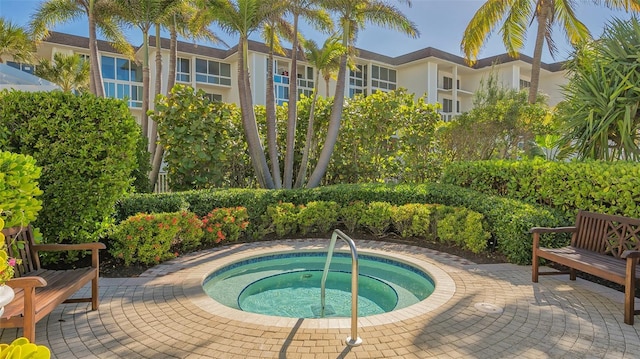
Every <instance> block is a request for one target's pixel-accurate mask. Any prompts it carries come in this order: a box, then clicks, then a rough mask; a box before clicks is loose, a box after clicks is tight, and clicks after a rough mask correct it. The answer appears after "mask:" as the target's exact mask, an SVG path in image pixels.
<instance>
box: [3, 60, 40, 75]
mask: <svg viewBox="0 0 640 359" xmlns="http://www.w3.org/2000/svg"><path fill="white" fill-rule="evenodd" d="M7 65H9V66H11V67H13V68H14V69H18V70H20V71H24V72H26V73H29V74H32V75H33V73H34V72H35V70H36V67H35V66H33V65H31V64H23V63H20V62H13V61H7Z"/></svg>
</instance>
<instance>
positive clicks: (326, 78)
mask: <svg viewBox="0 0 640 359" xmlns="http://www.w3.org/2000/svg"><path fill="white" fill-rule="evenodd" d="M329 81H331V76H325V78H324V83H325V85H326V88H325V89H324V94H325V97H327V98H329Z"/></svg>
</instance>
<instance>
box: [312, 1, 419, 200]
mask: <svg viewBox="0 0 640 359" xmlns="http://www.w3.org/2000/svg"><path fill="white" fill-rule="evenodd" d="M401 2H403V3H406V4H407V5H408V6H411V1H409V0H402V1H401ZM324 6H325V7H326V8H327V9H329V10H331V11H334V12H335V13H336V14H337V16H338V20H339V21H340V25H341V27H342V45H343V46H344V47H345V48H346V49H347V53H344V54H343V55H342V56H341V57H340V68H339V70H338V79H337V83H336V92H335V95H334V101H333V106H332V107H331V116H330V118H329V128H328V130H327V136H326V138H325V141H324V144H323V146H322V151H321V152H320V156H319V157H318V163H317V164H316V167H315V169H314V170H313V172H312V173H311V176H310V177H309V181H308V182H307V187H308V188H312V187H317V186H318V185H319V184H320V181H321V180H322V178H323V177H324V174H325V173H326V171H327V166H329V160H330V159H331V154H332V153H333V148H334V146H335V144H336V141H337V140H338V132H339V131H340V119H341V117H342V107H343V105H344V90H345V82H346V72H347V71H346V70H347V56H348V52H349V51H351V48H353V47H354V43H355V39H356V37H357V34H358V31H359V30H361V28H362V27H364V24H365V23H367V22H370V23H372V24H375V25H378V26H384V27H388V28H391V29H394V30H399V31H402V32H404V33H405V34H407V35H409V36H412V37H417V36H418V34H419V32H418V29H417V28H416V25H415V24H414V23H413V22H412V21H410V20H409V19H408V18H407V17H406V16H405V15H403V14H402V13H401V12H400V10H399V9H398V8H396V7H395V6H393V5H390V4H387V3H386V2H384V1H380V0H325V2H324Z"/></svg>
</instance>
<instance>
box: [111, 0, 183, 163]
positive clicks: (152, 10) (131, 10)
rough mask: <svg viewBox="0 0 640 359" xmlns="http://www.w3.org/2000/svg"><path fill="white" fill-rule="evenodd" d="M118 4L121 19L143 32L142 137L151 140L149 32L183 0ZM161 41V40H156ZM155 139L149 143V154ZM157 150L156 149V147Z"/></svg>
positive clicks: (120, 0) (125, 0) (121, 1)
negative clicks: (149, 114)
mask: <svg viewBox="0 0 640 359" xmlns="http://www.w3.org/2000/svg"><path fill="white" fill-rule="evenodd" d="M115 2H116V3H117V4H118V7H119V11H118V15H119V18H120V19H121V20H122V21H124V22H125V23H128V24H131V25H133V26H136V27H138V28H139V29H140V31H141V32H142V118H141V120H140V124H141V127H142V136H143V137H144V138H147V139H148V138H149V117H148V115H147V111H148V110H149V92H150V88H149V83H150V81H149V31H151V28H152V26H154V25H155V24H157V23H160V22H162V20H163V18H164V17H166V16H167V15H168V14H171V13H172V11H173V8H174V7H176V6H177V5H178V4H179V3H180V2H181V0H115ZM156 41H159V39H156ZM154 141H155V139H152V140H150V141H149V148H150V150H149V152H152V151H153V150H152V149H151V145H152V144H153V142H154ZM154 148H155V147H154Z"/></svg>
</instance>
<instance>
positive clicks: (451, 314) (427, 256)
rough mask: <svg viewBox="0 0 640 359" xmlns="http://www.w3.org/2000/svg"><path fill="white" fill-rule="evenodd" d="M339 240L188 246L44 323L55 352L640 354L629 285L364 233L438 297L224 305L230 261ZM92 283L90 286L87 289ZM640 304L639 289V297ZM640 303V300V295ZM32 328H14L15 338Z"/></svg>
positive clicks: (8, 334)
mask: <svg viewBox="0 0 640 359" xmlns="http://www.w3.org/2000/svg"><path fill="white" fill-rule="evenodd" d="M327 243H328V240H308V239H307V240H283V241H274V242H256V243H249V244H239V245H231V246H226V247H221V248H216V249H212V250H208V251H203V252H198V253H194V254H190V255H186V256H183V257H180V258H177V259H175V260H172V261H170V262H167V263H165V264H161V265H158V266H156V267H154V268H151V269H150V270H148V271H147V272H145V273H144V274H143V275H141V276H140V277H137V278H102V279H101V282H100V294H101V303H100V309H99V310H98V311H95V312H92V311H88V310H89V306H90V305H89V304H88V303H80V304H63V305H60V306H58V308H56V309H55V310H54V311H53V312H52V313H51V314H50V315H49V316H48V317H46V318H45V319H43V320H41V321H40V322H39V323H38V324H37V327H36V333H37V338H36V342H37V343H38V344H43V345H46V346H48V347H49V348H50V349H51V351H52V357H53V358H65V359H66V358H532V359H533V358H535V359H538V358H638V357H640V334H639V332H638V329H639V328H640V317H638V318H636V325H634V326H630V325H626V324H624V323H623V320H622V317H623V306H622V302H623V294H622V293H619V292H617V291H614V290H612V289H610V288H607V287H604V286H602V285H597V284H593V283H590V282H587V281H584V280H581V279H578V280H577V281H575V282H571V281H569V279H568V276H550V277H549V276H545V277H541V278H540V283H532V282H531V267H529V266H516V265H511V264H485V265H480V264H475V263H471V262H468V261H466V260H464V259H461V258H458V257H456V256H453V255H449V254H446V253H441V252H436V251H433V250H429V249H424V248H417V247H412V246H405V245H401V244H389V243H381V242H373V241H359V240H357V241H356V244H357V246H358V249H359V251H360V252H366V253H374V254H375V253H378V254H390V255H393V256H394V257H397V258H400V259H401V260H405V261H410V262H414V263H417V264H418V265H420V266H422V267H427V268H426V269H427V270H429V271H430V272H435V274H436V275H435V277H436V281H437V282H438V283H437V286H439V289H438V288H437V289H436V293H434V294H435V297H434V298H432V299H428V300H427V302H425V303H420V304H418V305H416V306H412V307H409V308H405V309H406V310H400V311H398V312H392V313H387V314H383V315H381V316H373V317H365V318H360V320H359V325H360V328H359V332H358V335H359V336H360V337H361V338H362V340H363V344H362V345H361V346H358V347H349V346H347V345H346V344H345V341H346V337H347V336H349V334H350V329H349V325H348V323H349V320H347V319H343V320H333V321H331V320H322V319H278V318H274V317H267V316H261V315H257V314H249V313H243V312H239V311H235V310H232V309H229V308H226V307H221V306H220V305H219V304H217V303H215V302H213V300H211V299H209V298H208V297H206V295H204V293H203V291H202V288H201V286H200V284H201V282H202V279H203V278H204V277H205V276H206V275H207V273H210V272H211V271H212V270H213V269H215V268H218V267H220V266H222V265H224V264H225V263H230V262H232V261H235V260H238V259H242V258H247V257H250V256H255V255H259V254H264V253H270V252H278V251H285V250H289V249H302V250H306V249H321V248H324V247H326V245H327ZM83 291H84V292H88V291H89V288H88V287H86V288H84V289H83ZM636 301H637V303H638V300H637V299H636ZM637 305H638V304H637ZM20 333H21V330H16V329H5V330H2V332H1V336H0V342H2V343H7V342H10V341H12V340H13V339H15V338H16V337H17V336H19V335H20Z"/></svg>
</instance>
